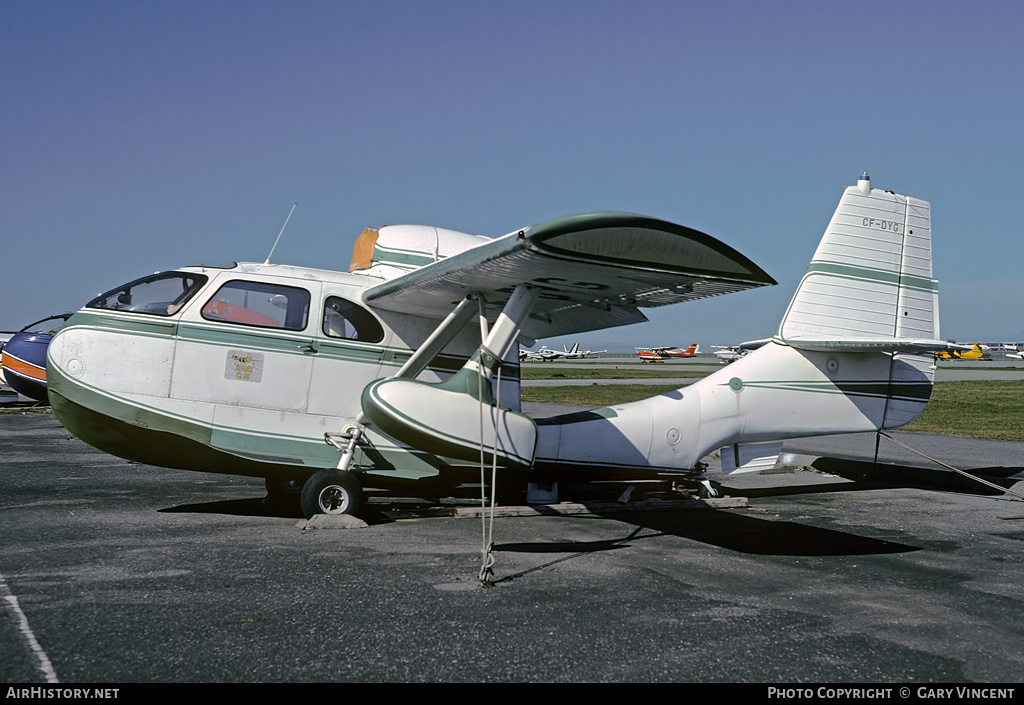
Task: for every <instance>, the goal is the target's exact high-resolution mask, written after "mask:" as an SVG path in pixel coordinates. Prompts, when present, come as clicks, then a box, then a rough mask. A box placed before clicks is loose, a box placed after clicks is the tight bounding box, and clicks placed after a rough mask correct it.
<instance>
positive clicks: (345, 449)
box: [324, 294, 477, 471]
mask: <svg viewBox="0 0 1024 705" xmlns="http://www.w3.org/2000/svg"><path fill="white" fill-rule="evenodd" d="M475 298H477V296H476V295H475V294H469V295H468V296H466V297H465V298H464V299H462V301H460V302H459V303H458V305H457V306H456V307H455V308H454V310H452V312H451V313H449V314H448V316H447V317H446V318H445V319H444V320H443V321H441V324H440V325H438V326H437V328H435V329H434V332H433V333H431V334H430V335H429V336H428V337H427V339H426V340H424V341H423V343H422V344H421V345H420V347H419V348H417V350H416V352H414V353H413V354H412V355H411V356H410V357H409V359H408V360H406V361H405V364H403V365H402V367H401V368H400V369H399V370H398V372H396V373H395V374H394V375H393V376H392V377H391V378H390V379H412V378H414V377H416V376H417V375H418V374H419V373H420V372H422V371H423V370H424V368H426V366H427V365H429V364H430V361H431V360H433V359H434V358H435V357H436V356H437V354H438V353H440V352H441V351H442V350H444V348H445V346H446V345H448V343H450V342H451V341H452V339H453V338H454V337H455V336H456V335H458V333H459V331H460V330H462V328H463V327H464V326H465V325H466V324H467V323H468V322H469V320H470V319H471V318H472V316H473V313H474V312H475V311H476V308H475V307H474V306H472V305H471V302H472V301H473V300H474V299H475ZM365 421H366V416H365V414H363V413H362V412H360V413H359V415H358V416H357V417H356V420H355V423H354V424H352V425H351V426H349V427H348V428H346V429H345V430H344V431H343V432H342V433H331V432H327V433H325V434H324V440H325V441H327V443H329V444H330V445H332V446H334V447H335V448H337V449H338V450H339V451H341V460H339V461H338V470H342V471H347V470H348V468H349V465H351V464H352V458H353V456H354V455H355V451H356V446H357V445H359V441H360V439H361V438H362V435H363V429H364V427H365ZM339 438H340V439H342V440H345V441H346V442H345V444H344V446H343V445H342V444H341V443H339V442H338V441H337V440H336V439H339Z"/></svg>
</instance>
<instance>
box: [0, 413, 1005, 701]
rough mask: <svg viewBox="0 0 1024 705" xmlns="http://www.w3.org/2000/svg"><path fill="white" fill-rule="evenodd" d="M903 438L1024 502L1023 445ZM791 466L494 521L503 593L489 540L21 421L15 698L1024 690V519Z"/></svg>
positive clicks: (6, 668)
mask: <svg viewBox="0 0 1024 705" xmlns="http://www.w3.org/2000/svg"><path fill="white" fill-rule="evenodd" d="M534 412H535V413H539V412H538V410H536V409H534ZM895 437H897V438H898V439H900V440H903V441H905V442H907V443H908V444H909V445H911V446H913V447H916V448H919V449H921V450H923V451H924V452H926V453H927V454H928V455H930V456H932V457H935V458H938V459H941V460H943V462H946V463H949V464H951V465H954V466H957V467H959V468H960V469H964V470H968V471H971V472H977V473H979V474H982V475H984V477H985V478H986V479H987V480H988V481H991V482H993V483H995V484H997V485H999V486H1000V487H1003V488H1007V489H1010V490H1012V491H1016V492H1018V493H1021V490H1022V486H1024V483H1022V482H1021V480H1022V479H1024V454H1022V451H1024V444H1020V443H1004V442H995V441H977V440H972V439H967V438H954V437H945V436H923V435H915V434H896V435H895ZM883 440H885V439H883ZM787 451H789V452H790V454H791V458H792V459H793V462H794V465H793V466H792V467H789V468H786V469H784V470H782V471H777V472H773V473H769V474H756V475H742V476H731V477H726V476H722V475H718V476H716V479H717V480H718V481H720V482H721V483H722V485H723V487H724V489H725V492H726V493H727V494H729V495H730V496H731V497H737V498H745V500H746V506H742V507H738V508H730V509H697V510H691V509H687V510H673V511H629V509H628V507H629V505H622V508H621V509H619V510H612V511H608V510H603V509H602V510H601V511H594V512H591V513H585V514H576V515H565V516H558V515H550V516H547V515H543V516H528V517H496V518H494V519H493V523H492V524H490V531H492V532H493V534H492V538H493V542H494V546H493V552H492V554H491V555H492V557H493V561H494V563H493V567H492V570H493V576H492V577H491V580H490V581H489V586H486V585H485V584H484V583H483V582H482V581H481V579H480V571H481V568H482V566H483V564H484V553H483V551H482V547H483V545H484V541H485V538H486V537H487V536H488V522H486V521H481V520H480V519H473V518H460V517H454V516H450V515H449V516H417V515H416V514H415V513H414V512H411V511H408V509H409V508H415V507H416V506H419V505H418V504H416V503H415V502H414V501H413V500H412V499H411V498H408V499H405V500H401V499H400V498H395V497H378V498H376V501H375V503H373V504H371V505H370V511H369V512H368V513H367V516H366V519H367V523H366V525H365V526H361V527H359V528H350V529H316V530H310V529H308V528H304V522H302V521H301V519H300V518H299V517H297V516H294V515H289V514H288V513H282V512H275V511H272V510H270V509H268V508H267V507H266V506H265V505H264V504H263V502H262V498H263V496H264V492H263V485H262V481H260V480H255V479H251V478H241V477H229V476H222V475H211V474H202V473H190V472H185V471H175V470H166V469H160V468H155V467H151V466H145V465H138V464H129V463H127V462H125V461H122V460H119V459H117V458H113V457H110V456H108V455H105V454H103V453H100V452H99V451H96V450H93V449H92V448H90V447H88V446H87V445H85V444H84V443H82V442H80V441H78V440H76V439H71V438H68V436H67V433H66V432H65V431H64V430H63V428H62V427H61V426H60V425H59V424H58V423H57V421H56V420H55V419H54V417H53V416H51V415H49V414H6V415H0V536H2V537H3V541H2V542H0V597H2V598H3V599H2V600H0V682H4V683H20V684H42V683H45V682H47V681H49V682H51V683H56V682H59V683H62V684H87V683H94V684H131V683H293V684H298V683H323V682H374V683H385V682H388V683H497V682H502V683H595V682H598V683H604V682H630V683H643V682H685V683H756V684H769V685H781V684H801V683H804V684H810V683H814V684H822V683H824V684H928V685H932V684H948V683H968V684H1018V683H1021V680H1022V674H1024V609H1022V608H1024V599H1022V596H1021V593H1022V590H1024V562H1022V560H1021V548H1022V546H1024V543H1022V542H1024V502H1022V501H1020V500H1019V499H1018V498H1017V497H1015V496H1013V495H1010V494H1006V493H1004V492H1002V491H996V490H993V489H992V488H991V487H989V486H987V485H983V484H981V483H978V482H975V481H973V480H970V479H966V478H962V477H961V476H959V475H957V474H956V473H953V472H950V471H948V470H946V469H944V468H941V467H940V466H937V465H935V464H934V463H932V462H931V461H927V460H924V459H923V458H921V457H920V456H916V455H914V454H912V453H909V452H908V451H906V450H905V449H903V448H901V447H899V446H897V445H895V444H894V443H891V442H889V441H885V442H884V443H883V445H881V446H880V448H879V452H880V455H879V462H878V463H877V464H876V463H874V462H873V461H874V452H875V443H874V437H873V436H871V437H869V438H864V437H849V438H848V437H826V438H822V439H817V440H813V441H802V442H800V443H791V444H788V445H787ZM610 489H614V490H615V492H614V493H613V494H617V492H618V490H620V489H621V487H617V488H616V487H613V486H609V487H603V488H602V491H607V490H610ZM560 490H561V491H562V492H561V494H562V496H561V497H560V498H561V499H562V500H581V501H583V502H586V501H588V497H593V496H594V495H593V494H590V495H588V492H594V491H595V490H594V488H593V486H580V487H575V486H572V485H567V486H563V487H561V488H560ZM645 491H646V490H645V489H644V486H642V485H641V486H638V489H637V490H636V491H635V492H634V495H633V498H634V499H638V498H640V496H641V495H643V494H644V492H645ZM1017 690H1018V691H1019V690H1020V689H1019V688H1018V689H1017Z"/></svg>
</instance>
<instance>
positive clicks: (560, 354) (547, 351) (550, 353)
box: [519, 343, 608, 362]
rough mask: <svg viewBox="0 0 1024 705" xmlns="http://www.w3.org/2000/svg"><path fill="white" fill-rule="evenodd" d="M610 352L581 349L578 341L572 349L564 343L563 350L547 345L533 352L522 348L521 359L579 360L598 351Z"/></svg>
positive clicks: (536, 360) (539, 360)
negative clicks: (553, 348) (567, 347)
mask: <svg viewBox="0 0 1024 705" xmlns="http://www.w3.org/2000/svg"><path fill="white" fill-rule="evenodd" d="M603 352H608V351H607V350H580V344H579V343H576V344H575V345H573V346H572V350H568V349H566V347H565V346H564V345H563V346H562V349H561V350H552V349H551V348H549V347H548V346H546V345H542V346H541V348H540V350H537V351H535V352H531V351H529V350H521V351H520V352H519V359H520V360H522V361H524V362H551V361H552V360H578V359H580V358H584V357H587V356H588V355H595V354H597V353H603Z"/></svg>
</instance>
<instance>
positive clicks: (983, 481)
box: [878, 431, 1024, 499]
mask: <svg viewBox="0 0 1024 705" xmlns="http://www.w3.org/2000/svg"><path fill="white" fill-rule="evenodd" d="M878 435H879V436H885V437H886V438H888V439H889V440H890V441H892V442H893V443H895V444H896V445H898V446H901V447H903V448H906V449H907V450H909V451H910V452H911V453H917V454H918V455H920V456H921V457H922V458H927V459H928V460H930V461H932V462H933V463H937V464H939V465H941V466H942V467H944V468H948V469H949V470H952V471H953V472H955V473H959V474H961V475H963V476H964V477H968V478H970V479H972V480H977V481H978V482H980V483H981V484H983V485H988V486H989V487H992V488H994V489H997V490H999V491H1000V492H1005V493H1006V494H1012V495H1013V496H1014V497H1017V498H1019V499H1024V495H1020V494H1017V493H1016V492H1014V491H1013V490H1009V489H1007V488H1005V487H1000V486H999V485H997V484H995V483H994V482H989V481H988V480H983V479H981V478H980V477H977V476H976V475H972V474H970V473H969V472H964V471H963V470H960V469H958V468H955V467H953V466H952V465H947V464H946V463H944V462H942V461H941V460H936V459H935V458H932V457H930V456H927V455H925V454H924V453H922V452H921V451H919V450H916V449H914V448H911V447H910V446H908V445H907V444H906V443H903V442H902V441H897V440H896V439H895V438H893V437H892V436H890V435H889V434H888V433H884V432H883V431H879V432H878Z"/></svg>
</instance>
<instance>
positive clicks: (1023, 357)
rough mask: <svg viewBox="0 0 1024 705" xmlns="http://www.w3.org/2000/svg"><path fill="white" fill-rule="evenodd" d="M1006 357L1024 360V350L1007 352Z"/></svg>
mask: <svg viewBox="0 0 1024 705" xmlns="http://www.w3.org/2000/svg"><path fill="white" fill-rule="evenodd" d="M1006 357H1008V358H1011V359H1013V360H1024V350H1018V351H1017V352H1012V353H1006Z"/></svg>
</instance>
